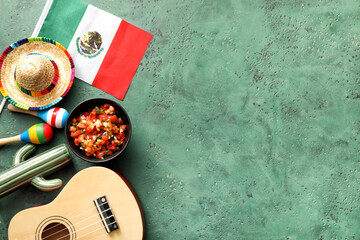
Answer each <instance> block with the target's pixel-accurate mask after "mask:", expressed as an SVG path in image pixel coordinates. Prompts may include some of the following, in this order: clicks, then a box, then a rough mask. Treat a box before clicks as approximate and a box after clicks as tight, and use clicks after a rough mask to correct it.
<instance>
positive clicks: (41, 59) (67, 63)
mask: <svg viewBox="0 0 360 240" xmlns="http://www.w3.org/2000/svg"><path fill="white" fill-rule="evenodd" d="M0 74H1V78H0V92H1V93H2V95H4V97H5V98H6V99H7V100H8V101H9V102H11V103H12V104H14V105H15V106H17V107H19V108H22V109H27V110H43V109H47V108H50V107H52V106H53V105H55V104H56V103H58V102H60V101H61V100H62V99H63V97H64V96H65V95H66V94H67V92H68V91H69V89H70V88H71V86H72V84H73V80H74V75H75V70H74V63H73V60H72V58H71V56H70V54H69V53H68V51H67V50H66V49H65V48H64V47H63V46H62V45H61V44H59V43H58V42H56V41H54V40H51V39H48V38H42V37H36V38H25V39H22V40H20V41H17V42H15V43H13V44H11V45H10V46H9V47H8V48H7V49H6V50H5V51H4V52H3V53H2V55H1V56H0Z"/></svg>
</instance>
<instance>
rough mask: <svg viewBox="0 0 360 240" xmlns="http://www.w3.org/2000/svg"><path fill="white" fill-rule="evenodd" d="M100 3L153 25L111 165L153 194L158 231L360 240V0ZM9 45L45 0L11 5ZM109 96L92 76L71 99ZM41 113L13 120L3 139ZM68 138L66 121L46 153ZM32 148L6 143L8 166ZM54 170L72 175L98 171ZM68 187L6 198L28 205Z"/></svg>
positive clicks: (1, 202)
mask: <svg viewBox="0 0 360 240" xmlns="http://www.w3.org/2000/svg"><path fill="white" fill-rule="evenodd" d="M88 2H90V3H92V4H93V5H95V6H97V7H99V8H102V9H104V10H106V11H108V12H111V13H113V14H115V15H117V16H120V17H122V18H123V19H125V20H127V21H128V22H130V23H132V24H134V25H136V26H139V27H141V28H143V29H145V30H147V31H149V32H150V33H152V34H154V37H153V39H152V42H151V43H150V45H149V47H148V50H147V52H146V54H145V57H144V58H143V60H142V62H141V64H140V66H139V68H138V71H137V73H136V75H135V77H134V79H133V81H132V84H131V86H130V88H129V90H128V93H127V95H126V97H125V99H124V101H123V102H121V101H119V100H116V101H117V102H119V103H120V104H121V105H122V106H123V107H124V108H125V109H126V110H127V111H128V113H129V115H130V118H131V120H132V124H133V135H132V139H131V142H130V145H129V146H128V148H127V150H126V152H125V153H124V154H123V155H122V156H121V157H120V158H119V159H117V161H115V162H112V163H111V164H105V166H107V167H110V168H112V169H114V170H117V171H119V172H120V173H121V174H123V175H124V176H125V177H126V178H127V179H128V180H129V181H130V182H131V183H132V185H133V186H134V188H135V190H136V191H137V193H138V195H139V197H140V200H141V201H142V204H143V207H144V211H145V220H146V234H145V239H360V227H359V225H360V209H359V206H360V204H359V196H360V194H359V187H360V183H359V181H358V180H359V140H358V135H359V133H360V120H359V117H360V110H359V109H360V108H359V99H360V93H359V90H360V87H359V74H360V70H359V68H358V64H357V62H358V61H359V59H360V55H359V53H360V46H359V40H360V32H359V30H360V2H359V1H358V0H347V1H340V0H337V1H327V0H318V1H305V0H298V1H294V0H223V1H220V0H218V1H215V0H208V1H205V0H166V1H165V0H147V1H144V0H134V1H133V0H124V1H114V0H111V1H110V0H109V1H100V0H89V1H88ZM0 3H1V9H0V19H1V21H0V31H1V37H0V48H1V49H5V48H6V47H7V46H8V45H9V44H10V43H12V42H14V41H17V40H19V39H21V38H24V37H28V36H30V35H31V33H32V31H33V29H34V26H35V23H36V22H37V19H38V17H39V16H40V13H41V11H42V8H43V6H44V4H45V0H41V1H40V0H38V1H31V0H16V1H14V0H0ZM90 96H91V97H106V98H110V99H113V100H114V99H115V98H113V97H111V96H110V95H108V94H106V93H104V92H102V91H101V90H98V89H95V88H93V87H91V86H89V85H87V84H85V83H83V82H81V81H79V80H76V81H75V84H74V86H73V88H72V89H71V91H70V92H69V94H68V95H67V96H66V98H65V99H64V100H63V101H62V102H61V103H60V104H59V106H61V107H64V108H66V109H68V110H69V111H70V110H72V109H73V108H74V107H75V106H76V105H77V104H78V103H80V102H81V101H83V100H85V99H88V98H89V97H90ZM37 122H39V120H37V119H36V118H34V117H31V116H27V115H23V114H16V113H11V112H9V111H8V110H4V112H3V113H2V114H1V115H0V136H1V137H7V136H13V135H17V134H19V133H20V132H22V131H24V130H26V129H27V128H28V126H31V125H32V124H35V123H37ZM63 142H64V135H63V131H62V130H56V132H55V139H54V140H53V141H52V142H51V143H49V144H47V145H44V146H40V147H39V148H38V150H37V151H38V152H41V151H42V150H45V149H48V148H49V147H51V146H55V145H57V144H60V143H63ZM22 145H23V144H22V143H13V144H8V145H6V146H3V147H0V170H5V169H7V168H8V167H10V163H11V160H12V156H13V154H14V153H15V152H16V151H17V149H19V148H20V147H21V146H22ZM91 165H92V164H88V163H85V162H82V161H80V160H79V159H78V158H76V157H75V156H74V161H73V164H72V165H70V166H69V167H67V168H66V169H63V170H61V171H59V172H57V173H55V174H53V176H54V177H61V178H62V179H64V181H65V182H66V181H68V180H69V179H70V178H71V176H73V174H75V173H76V172H77V171H79V170H81V169H83V168H85V167H89V166H91ZM58 193H59V191H55V192H52V193H44V192H40V191H38V190H36V189H35V188H34V187H32V186H27V187H25V188H22V189H20V190H17V191H16V192H14V193H12V194H11V195H9V196H7V197H5V198H3V199H0V232H1V233H0V238H2V239H7V237H6V236H7V233H6V232H7V227H8V224H9V221H10V219H11V217H12V216H13V215H14V214H16V213H17V212H18V211H20V210H23V209H25V208H29V207H32V206H36V205H40V204H45V203H48V202H50V201H51V200H52V199H53V198H55V196H56V195H57V194H58Z"/></svg>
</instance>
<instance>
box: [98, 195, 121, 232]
mask: <svg viewBox="0 0 360 240" xmlns="http://www.w3.org/2000/svg"><path fill="white" fill-rule="evenodd" d="M94 203H95V206H96V209H97V210H98V212H99V215H100V218H101V220H102V222H103V224H104V226H105V229H106V231H107V232H108V233H110V232H112V231H114V230H116V229H118V228H119V226H118V224H117V222H116V219H115V217H114V214H113V212H112V210H111V208H110V205H109V203H108V201H107V199H106V197H105V196H102V197H100V198H98V199H95V200H94Z"/></svg>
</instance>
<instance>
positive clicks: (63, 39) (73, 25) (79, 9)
mask: <svg viewBox="0 0 360 240" xmlns="http://www.w3.org/2000/svg"><path fill="white" fill-rule="evenodd" d="M88 5H89V4H88V3H86V2H83V1H80V0H54V1H53V3H52V4H51V8H50V10H49V12H48V14H47V16H46V19H45V21H44V23H43V25H42V27H41V29H40V32H39V34H38V36H39V37H47V38H51V39H53V40H55V41H57V42H59V43H60V44H61V45H63V46H64V47H65V48H67V47H68V46H69V44H70V41H71V39H72V37H73V35H74V34H75V31H76V29H77V27H78V25H79V23H80V21H81V19H82V17H83V15H84V13H85V11H86V9H87V7H88ZM54 29H56V31H54Z"/></svg>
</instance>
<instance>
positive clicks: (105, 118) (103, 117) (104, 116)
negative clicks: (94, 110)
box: [99, 114, 108, 120]
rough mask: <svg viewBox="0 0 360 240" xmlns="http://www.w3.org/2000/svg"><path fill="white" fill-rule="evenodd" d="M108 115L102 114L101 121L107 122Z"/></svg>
mask: <svg viewBox="0 0 360 240" xmlns="http://www.w3.org/2000/svg"><path fill="white" fill-rule="evenodd" d="M107 118H108V117H107V115H106V114H101V115H99V119H100V120H107Z"/></svg>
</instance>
